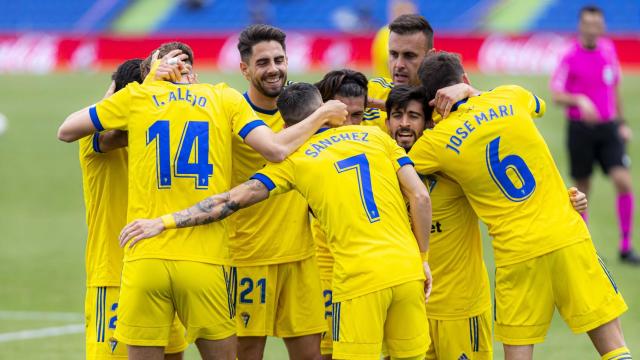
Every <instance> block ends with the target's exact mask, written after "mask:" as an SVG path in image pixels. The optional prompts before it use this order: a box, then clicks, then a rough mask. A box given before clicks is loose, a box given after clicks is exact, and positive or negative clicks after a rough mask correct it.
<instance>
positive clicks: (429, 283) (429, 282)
mask: <svg viewBox="0 0 640 360" xmlns="http://www.w3.org/2000/svg"><path fill="white" fill-rule="evenodd" d="M422 269H423V270H424V276H425V277H426V279H425V280H424V297H425V299H424V301H425V302H427V301H429V296H431V288H432V287H433V278H432V277H431V268H430V267H429V263H428V262H426V261H423V262H422Z"/></svg>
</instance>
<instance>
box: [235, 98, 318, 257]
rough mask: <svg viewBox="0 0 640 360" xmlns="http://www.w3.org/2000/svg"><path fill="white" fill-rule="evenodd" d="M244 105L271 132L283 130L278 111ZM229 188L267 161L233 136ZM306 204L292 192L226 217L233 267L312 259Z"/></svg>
mask: <svg viewBox="0 0 640 360" xmlns="http://www.w3.org/2000/svg"><path fill="white" fill-rule="evenodd" d="M244 97H245V99H246V100H247V103H249V105H250V106H251V107H252V108H253V110H254V111H255V112H256V114H257V116H258V118H259V119H261V120H262V121H264V122H265V123H266V124H267V125H268V126H269V127H271V129H272V130H273V131H276V132H277V131H280V130H282V129H283V128H284V120H282V116H280V112H279V111H278V110H277V109H275V110H266V109H261V108H259V107H257V106H255V105H254V104H252V103H251V100H250V99H249V96H248V94H247V93H245V94H244ZM232 144H233V145H232V150H233V161H232V169H233V176H232V180H231V186H232V187H234V186H236V185H239V184H242V183H244V182H245V181H247V180H249V177H251V175H253V174H254V173H255V172H256V171H258V170H260V169H262V168H263V167H264V166H265V165H266V163H267V161H266V160H265V159H264V158H263V157H262V155H260V154H259V153H258V152H256V151H255V150H253V149H252V148H251V147H249V145H247V144H245V143H244V141H243V139H242V138H241V137H240V136H238V135H237V134H236V135H234V136H233V143H232ZM308 212H309V211H308V205H307V202H306V201H305V200H304V198H303V197H302V196H301V195H300V194H298V193H297V192H295V191H292V192H289V193H287V194H282V195H278V196H274V197H272V198H270V199H267V200H265V201H263V202H260V203H258V204H255V205H253V206H251V207H248V208H246V209H242V210H240V211H238V212H236V213H234V214H233V215H232V216H230V217H229V220H228V222H229V240H230V242H229V249H230V253H231V262H232V264H233V265H234V266H259V265H269V264H280V263H285V262H292V261H299V260H303V259H306V258H309V257H311V256H313V252H314V250H313V240H312V238H311V227H310V225H309V215H308Z"/></svg>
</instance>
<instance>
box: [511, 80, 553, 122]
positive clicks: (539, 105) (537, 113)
mask: <svg viewBox="0 0 640 360" xmlns="http://www.w3.org/2000/svg"><path fill="white" fill-rule="evenodd" d="M504 87H505V88H508V89H509V90H511V91H513V92H514V93H515V95H516V98H517V101H518V102H520V103H521V104H522V105H523V106H524V107H525V108H526V109H527V111H529V114H531V116H532V117H537V118H539V117H542V116H543V115H544V114H545V112H546V111H547V103H546V102H545V101H544V100H542V99H541V98H539V97H537V96H536V95H535V94H533V93H532V92H530V91H529V90H527V89H525V88H522V87H520V86H517V85H507V86H504Z"/></svg>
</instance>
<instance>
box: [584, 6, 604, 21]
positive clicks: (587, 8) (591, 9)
mask: <svg viewBox="0 0 640 360" xmlns="http://www.w3.org/2000/svg"><path fill="white" fill-rule="evenodd" d="M587 13H588V14H597V15H601V16H604V12H602V9H600V8H599V7H597V6H595V5H586V6H583V7H582V8H581V9H580V12H579V13H578V19H582V15H584V14H587Z"/></svg>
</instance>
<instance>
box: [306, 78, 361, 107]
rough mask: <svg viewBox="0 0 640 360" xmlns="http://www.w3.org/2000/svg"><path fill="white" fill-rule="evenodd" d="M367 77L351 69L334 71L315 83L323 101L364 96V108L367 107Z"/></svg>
mask: <svg viewBox="0 0 640 360" xmlns="http://www.w3.org/2000/svg"><path fill="white" fill-rule="evenodd" d="M367 83H368V81H367V77H366V76H364V74H363V73H361V72H358V71H353V70H350V69H342V70H333V71H330V72H328V73H326V74H325V76H324V77H323V78H322V80H320V81H318V82H317V83H315V85H316V87H317V88H318V90H320V95H322V101H324V102H327V101H329V100H332V99H335V97H336V95H339V96H344V97H360V96H364V106H365V107H366V106H367V91H368V87H367Z"/></svg>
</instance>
